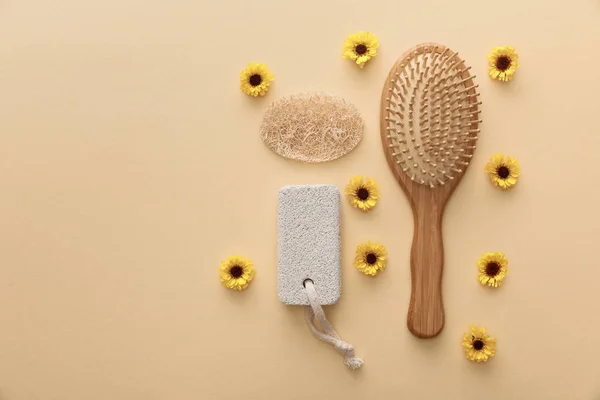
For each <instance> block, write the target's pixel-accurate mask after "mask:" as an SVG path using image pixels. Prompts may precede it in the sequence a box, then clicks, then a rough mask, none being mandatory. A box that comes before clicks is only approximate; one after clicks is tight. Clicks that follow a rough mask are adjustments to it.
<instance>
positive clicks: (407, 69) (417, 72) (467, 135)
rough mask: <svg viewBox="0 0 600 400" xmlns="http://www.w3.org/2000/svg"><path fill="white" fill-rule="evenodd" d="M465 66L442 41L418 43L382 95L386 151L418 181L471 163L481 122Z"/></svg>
mask: <svg viewBox="0 0 600 400" xmlns="http://www.w3.org/2000/svg"><path fill="white" fill-rule="evenodd" d="M469 69H470V68H469V67H466V66H465V64H464V62H463V61H462V60H461V59H460V58H459V57H458V53H455V52H453V51H451V50H449V49H448V48H446V47H444V46H440V45H436V46H434V45H422V46H418V47H417V48H416V49H415V50H414V51H412V52H411V53H410V54H409V55H408V56H407V57H405V58H404V59H402V60H400V61H399V62H398V63H397V64H396V66H395V67H394V71H395V73H393V74H391V76H390V79H391V81H390V82H389V83H390V85H389V88H390V89H389V94H388V97H387V98H386V101H385V104H386V107H385V120H386V127H387V128H386V129H387V134H386V137H387V140H388V151H389V152H390V154H391V156H392V159H393V160H394V161H395V163H396V164H397V167H398V168H399V169H400V170H401V171H403V172H404V173H405V174H406V175H407V176H408V177H409V178H410V179H411V180H413V181H415V182H417V183H420V184H423V185H427V186H430V187H435V186H437V185H444V184H445V183H447V182H448V181H451V180H454V179H455V178H456V177H457V176H459V175H460V174H461V173H462V172H463V171H464V170H465V167H466V166H467V165H469V162H470V160H471V157H472V156H473V152H474V150H475V144H476V141H477V134H478V133H479V123H481V121H480V120H479V105H480V104H481V103H480V102H479V99H478V96H479V94H478V93H477V90H476V88H477V86H474V84H473V77H472V76H471V75H470V74H469V72H468V71H469Z"/></svg>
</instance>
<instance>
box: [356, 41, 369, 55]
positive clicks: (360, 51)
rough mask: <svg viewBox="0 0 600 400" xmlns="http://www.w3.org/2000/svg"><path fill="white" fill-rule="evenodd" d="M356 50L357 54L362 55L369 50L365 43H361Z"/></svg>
mask: <svg viewBox="0 0 600 400" xmlns="http://www.w3.org/2000/svg"><path fill="white" fill-rule="evenodd" d="M354 50H355V51H356V54H358V55H359V56H362V55H363V54H365V53H366V52H367V46H365V45H364V44H359V45H358V46H356V48H355V49H354Z"/></svg>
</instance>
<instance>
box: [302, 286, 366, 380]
mask: <svg viewBox="0 0 600 400" xmlns="http://www.w3.org/2000/svg"><path fill="white" fill-rule="evenodd" d="M304 288H305V292H306V296H307V297H308V302H309V304H310V305H309V306H307V307H306V322H307V323H308V327H309V328H310V330H311V332H312V333H313V335H315V337H316V338H317V339H319V340H322V341H324V342H326V343H329V344H331V345H333V346H334V347H335V349H336V350H337V351H338V352H339V353H340V354H341V355H343V356H344V364H346V366H347V367H348V368H350V369H357V368H360V367H361V366H362V365H363V363H364V361H363V360H362V359H360V358H358V357H356V355H355V354H354V346H352V345H351V344H350V343H347V342H344V341H343V340H342V339H341V338H340V336H339V335H338V334H337V332H336V331H335V329H333V326H332V325H331V323H330V322H329V321H328V320H327V318H326V317H325V312H324V311H323V309H322V308H321V302H320V301H319V295H318V294H317V291H316V290H315V286H314V283H313V281H311V280H310V279H307V280H306V281H304ZM313 318H316V319H317V321H318V322H319V325H320V326H321V329H323V331H324V332H321V331H320V330H318V329H317V328H316V327H315V324H314V322H313Z"/></svg>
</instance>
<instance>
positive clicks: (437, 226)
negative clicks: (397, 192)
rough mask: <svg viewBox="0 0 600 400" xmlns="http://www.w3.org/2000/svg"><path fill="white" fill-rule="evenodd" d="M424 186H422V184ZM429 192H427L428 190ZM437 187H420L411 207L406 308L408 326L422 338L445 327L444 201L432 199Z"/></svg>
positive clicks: (430, 335) (431, 335) (437, 332)
mask: <svg viewBox="0 0 600 400" xmlns="http://www.w3.org/2000/svg"><path fill="white" fill-rule="evenodd" d="M424 189H425V188H424ZM428 192H429V193H428ZM435 193H436V191H433V190H429V189H428V188H427V189H425V190H421V194H424V195H422V196H419V197H418V198H417V199H415V201H416V204H414V206H415V207H413V210H414V218H415V232H414V237H413V244H412V250H411V255H410V267H411V275H412V292H411V297H410V306H409V309H408V321H407V324H408V329H409V330H410V331H411V332H412V333H413V334H414V335H415V336H418V337H421V338H430V337H434V336H436V335H437V334H439V333H440V332H441V331H442V329H443V328H444V305H443V302H442V271H443V268H444V247H443V243H442V213H443V204H444V203H443V202H441V205H440V202H437V201H436V199H435Z"/></svg>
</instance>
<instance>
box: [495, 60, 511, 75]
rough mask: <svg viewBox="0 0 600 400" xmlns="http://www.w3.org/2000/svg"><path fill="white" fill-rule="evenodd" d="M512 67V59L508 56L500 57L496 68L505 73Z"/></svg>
mask: <svg viewBox="0 0 600 400" xmlns="http://www.w3.org/2000/svg"><path fill="white" fill-rule="evenodd" d="M509 67H510V58H509V57H507V56H500V57H498V58H497V59H496V68H498V70H500V71H502V72H504V71H506V70H507V69H508V68H509Z"/></svg>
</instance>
